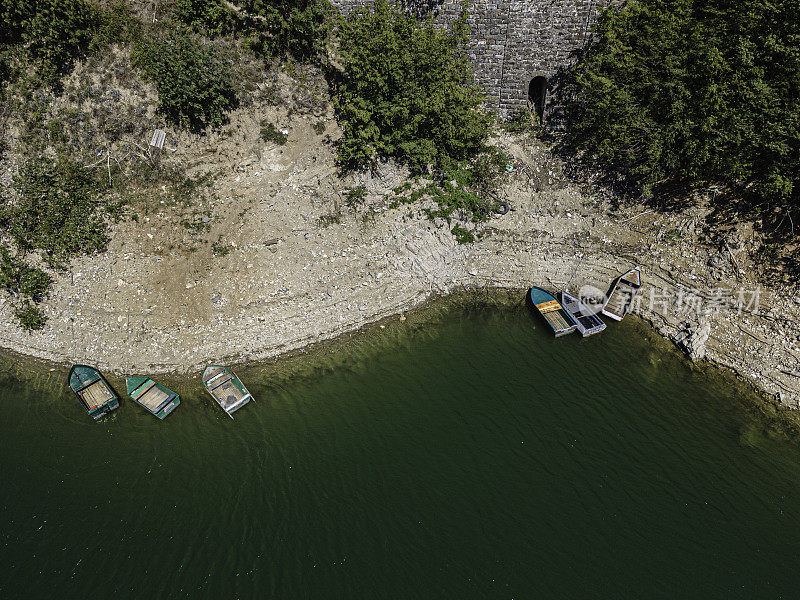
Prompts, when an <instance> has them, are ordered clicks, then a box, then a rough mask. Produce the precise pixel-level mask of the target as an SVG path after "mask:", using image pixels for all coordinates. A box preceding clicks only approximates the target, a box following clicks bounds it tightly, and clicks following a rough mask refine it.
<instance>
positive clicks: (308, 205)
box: [0, 124, 800, 407]
mask: <svg viewBox="0 0 800 600" xmlns="http://www.w3.org/2000/svg"><path fill="white" fill-rule="evenodd" d="M309 130H310V124H308V125H307V127H306V128H305V129H303V128H302V127H301V126H299V125H298V126H296V127H295V129H294V130H293V131H292V132H291V134H290V142H294V145H291V144H290V145H289V147H288V148H286V149H282V150H278V149H275V148H265V149H264V151H263V152H260V153H259V155H260V156H259V157H251V158H249V159H247V160H242V161H240V162H239V163H238V164H237V165H236V168H235V169H232V170H229V171H228V173H229V174H227V175H225V176H224V177H222V178H220V179H218V180H217V181H216V182H215V190H216V192H217V194H216V200H215V201H213V202H211V203H210V205H209V207H208V208H209V211H210V212H211V214H212V215H213V221H212V222H211V225H213V227H214V229H213V230H212V231H213V234H214V235H219V239H220V240H222V241H223V242H224V244H225V248H226V252H225V253H219V252H216V253H215V252H212V251H211V249H210V248H208V247H204V248H200V249H198V250H195V251H190V252H181V251H176V250H174V249H171V248H170V246H169V244H168V240H169V239H170V236H171V235H174V234H175V231H176V228H177V227H178V225H177V224H176V223H173V222H170V219H169V215H168V214H166V213H164V214H163V215H161V216H159V214H154V215H151V216H150V217H149V218H148V220H146V221H144V220H140V221H139V222H133V221H126V222H124V223H122V224H119V225H117V226H116V228H115V230H114V232H113V235H112V242H111V244H110V246H109V249H108V251H106V252H105V253H103V254H101V255H98V256H93V257H88V258H83V259H79V260H76V261H74V262H73V268H72V272H71V274H61V275H59V276H58V277H57V279H56V283H55V286H54V289H53V292H52V294H51V295H50V297H49V299H48V300H47V301H46V302H45V311H46V314H47V316H48V318H49V320H48V324H47V325H46V326H45V328H44V329H43V330H42V331H41V332H35V333H25V332H23V331H21V330H20V329H19V328H18V327H17V326H16V325H14V324H13V319H12V311H11V308H10V306H9V303H8V302H7V301H3V303H2V305H0V332H1V333H2V338H1V339H2V346H3V347H5V348H7V349H11V350H14V351H16V352H20V353H23V354H26V355H30V356H35V357H38V358H42V359H46V360H50V361H55V362H58V363H67V362H86V363H90V364H96V365H98V366H100V367H101V368H103V369H106V370H108V371H111V372H114V373H127V374H132V373H141V374H145V373H159V372H176V373H189V372H195V371H197V370H199V369H201V368H202V366H203V365H205V364H206V363H208V362H223V361H258V360H262V359H266V358H269V357H273V356H276V355H279V354H282V353H285V352H287V351H290V350H293V349H297V348H300V347H303V346H305V345H308V344H310V343H313V342H316V341H320V340H324V339H329V338H332V337H335V336H337V335H339V334H341V333H343V332H348V331H353V330H356V329H358V328H360V327H362V326H363V325H364V324H367V323H371V322H374V321H376V320H379V319H382V318H385V317H388V316H391V315H398V314H402V313H403V312H404V311H406V310H408V309H410V308H412V307H415V306H417V305H419V304H420V303H422V302H423V301H425V300H427V299H428V298H430V297H431V296H434V295H444V294H448V293H449V292H451V291H453V290H456V289H462V288H465V289H470V288H485V287H502V288H518V289H519V290H520V294H523V293H524V292H523V290H525V289H527V288H528V287H529V286H530V285H534V284H535V285H540V286H542V287H545V288H549V289H551V290H552V291H557V290H559V289H561V288H563V286H564V285H565V284H566V283H567V282H568V281H570V279H571V282H570V289H572V290H573V291H577V290H579V289H580V288H581V287H582V286H585V285H590V286H594V287H596V288H598V289H599V290H601V291H602V292H605V291H606V290H607V289H608V286H609V283H610V282H611V280H612V279H613V278H614V277H616V276H617V275H619V274H620V273H622V272H624V271H626V270H627V269H629V268H631V267H633V266H637V265H638V266H641V267H642V274H643V280H644V284H643V288H642V290H641V293H640V298H641V302H640V305H639V307H638V308H637V312H638V314H639V315H640V316H642V317H643V318H645V319H647V320H649V321H651V322H652V323H653V325H654V326H655V327H656V328H657V329H658V330H659V331H660V332H661V333H663V334H664V335H666V336H668V337H669V338H670V339H672V340H674V341H675V342H676V343H677V344H679V345H680V346H681V347H683V348H684V349H686V351H687V352H688V353H690V355H692V356H693V358H695V359H697V360H709V361H711V362H713V363H716V364H718V365H721V366H724V367H727V368H729V369H732V370H734V371H736V372H737V373H738V374H739V375H740V376H742V377H743V378H745V379H747V380H749V381H751V382H753V383H754V384H756V386H757V387H759V388H760V389H762V390H764V391H766V392H768V393H770V394H772V395H774V396H775V397H777V398H778V399H779V400H780V401H781V403H783V404H784V405H787V406H793V407H798V406H800V347H799V346H798V340H799V339H800V331H799V330H798V329H799V328H798V326H797V323H798V316H800V304H798V302H797V300H796V298H795V296H793V295H791V294H789V293H788V291H784V292H781V291H779V290H774V289H769V288H767V287H765V286H763V285H760V284H759V283H758V281H757V276H756V273H755V267H754V265H753V263H752V262H750V260H749V256H750V251H749V250H750V246H749V244H750V243H751V242H750V236H749V234H748V231H747V230H746V229H744V228H738V229H735V230H733V231H731V232H730V235H729V237H728V239H727V240H726V241H725V245H724V246H723V248H722V249H720V246H719V244H718V243H715V244H712V243H711V242H710V241H709V240H708V239H705V237H704V233H703V231H702V228H701V227H700V226H699V225H698V224H699V223H701V222H702V220H703V218H704V215H705V214H706V212H707V210H708V209H706V208H704V207H703V204H702V203H698V204H697V205H696V206H694V207H692V208H690V209H687V210H686V211H683V212H682V213H681V214H680V215H676V214H668V213H665V214H661V213H658V212H655V211H653V210H652V209H650V208H648V207H625V208H623V209H614V208H613V205H612V204H611V203H610V202H609V201H608V200H607V199H604V198H603V197H602V196H601V195H599V193H598V194H596V195H595V194H593V193H592V192H591V191H590V192H587V191H586V190H585V189H579V188H578V187H577V185H576V184H574V183H572V182H570V181H568V180H567V179H566V178H564V177H562V176H561V175H560V166H559V164H558V162H557V161H555V160H554V159H553V158H552V157H551V156H550V154H549V151H548V149H547V148H546V147H543V146H540V145H537V144H528V145H524V146H523V145H521V144H520V143H519V142H518V141H516V140H515V139H514V138H505V139H502V140H500V142H501V143H502V144H503V145H504V146H505V147H506V148H507V149H508V150H509V151H510V152H511V154H512V155H514V157H515V158H516V159H517V161H518V162H517V163H516V166H515V167H514V168H513V170H512V172H511V173H510V174H509V181H508V183H507V185H506V186H505V188H504V190H503V194H502V195H503V198H505V199H506V200H508V201H509V202H510V203H511V205H512V206H513V208H514V210H513V211H512V212H510V213H508V214H506V215H503V216H496V217H494V218H493V219H492V220H491V221H490V222H488V223H485V224H480V225H479V226H478V227H477V229H476V230H475V233H476V234H478V237H479V239H478V240H477V241H476V242H475V243H473V244H465V245H458V244H457V243H456V241H455V238H454V237H453V235H452V234H451V233H450V227H451V226H452V225H450V226H448V224H446V223H444V222H442V221H436V222H432V221H430V220H428V219H427V218H426V217H425V216H424V215H422V214H421V212H420V209H421V208H424V205H421V204H419V203H417V204H416V205H400V206H399V207H395V208H391V203H390V200H389V199H390V197H391V196H392V191H391V190H392V189H393V188H394V187H396V186H397V185H399V184H400V183H402V182H403V181H404V180H405V174H404V173H403V172H402V171H401V170H399V169H395V168H392V167H391V166H389V165H387V166H386V167H385V169H382V170H381V172H379V173H377V174H375V175H373V176H371V177H365V176H362V177H360V178H358V179H356V180H353V181H348V182H347V184H348V185H355V184H359V183H361V184H363V185H365V186H366V188H367V191H368V194H367V198H366V202H365V203H364V204H363V205H361V206H358V207H355V208H352V209H350V208H343V204H342V190H343V183H342V182H341V181H340V180H339V179H338V177H337V176H336V171H335V167H334V161H333V156H332V151H331V150H330V147H329V144H327V145H326V144H324V143H322V142H321V141H314V138H313V135H312V134H311V133H310V131H309ZM465 225H468V224H465ZM750 233H752V232H750ZM573 273H574V276H573ZM613 326H614V324H613V323H610V324H609V327H613Z"/></svg>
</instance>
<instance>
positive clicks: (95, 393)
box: [67, 365, 119, 420]
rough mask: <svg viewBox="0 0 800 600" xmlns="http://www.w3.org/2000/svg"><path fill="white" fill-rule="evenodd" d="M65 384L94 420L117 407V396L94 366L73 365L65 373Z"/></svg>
mask: <svg viewBox="0 0 800 600" xmlns="http://www.w3.org/2000/svg"><path fill="white" fill-rule="evenodd" d="M67 385H68V386H69V388H70V389H71V390H72V392H73V393H74V394H75V397H76V398H77V399H78V403H79V404H80V405H81V406H82V407H83V409H84V410H85V411H86V414H88V415H89V416H90V417H92V418H93V419H95V420H97V419H99V418H100V417H102V416H103V415H107V414H108V413H110V412H111V411H112V410H114V409H116V408H119V396H118V395H117V393H116V392H115V391H114V388H112V387H111V385H110V384H109V383H108V381H106V378H105V377H103V374H102V373H101V372H100V371H98V370H97V369H95V368H94V367H90V366H88V365H73V366H72V368H71V369H70V370H69V374H68V375H67Z"/></svg>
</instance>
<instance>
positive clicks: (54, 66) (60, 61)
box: [0, 0, 98, 84]
mask: <svg viewBox="0 0 800 600" xmlns="http://www.w3.org/2000/svg"><path fill="white" fill-rule="evenodd" d="M0 17H2V20H3V27H2V28H0V30H1V32H0V43H4V44H14V43H22V44H25V46H26V47H27V50H28V52H29V53H30V56H31V57H32V58H33V59H34V60H35V61H36V62H37V63H38V68H39V72H40V75H41V76H42V78H43V79H44V80H45V81H46V82H47V83H50V84H53V83H55V82H56V81H57V80H58V77H59V76H60V75H62V74H64V73H66V72H67V71H69V69H71V67H72V64H73V63H74V61H75V60H76V59H78V58H80V57H82V56H85V55H86V53H87V52H88V50H89V46H90V44H91V42H92V39H93V37H94V32H95V29H96V27H97V24H98V11H97V9H96V8H95V7H94V6H93V5H91V4H89V3H88V2H86V1H85V0H0Z"/></svg>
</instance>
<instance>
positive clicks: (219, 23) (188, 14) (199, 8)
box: [175, 0, 235, 37]
mask: <svg viewBox="0 0 800 600" xmlns="http://www.w3.org/2000/svg"><path fill="white" fill-rule="evenodd" d="M175 17H176V18H177V19H178V20H179V21H180V22H182V23H184V24H186V25H188V26H190V27H191V28H192V29H194V30H195V31H196V32H198V33H204V34H206V35H208V36H210V37H216V36H219V35H225V34H227V33H229V32H230V31H232V30H233V28H234V26H235V19H234V14H233V12H232V11H231V10H230V9H229V8H228V7H227V6H225V3H224V2H223V1H222V0H178V2H177V4H176V5H175Z"/></svg>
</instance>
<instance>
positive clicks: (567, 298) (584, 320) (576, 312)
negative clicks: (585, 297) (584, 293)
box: [561, 290, 606, 337]
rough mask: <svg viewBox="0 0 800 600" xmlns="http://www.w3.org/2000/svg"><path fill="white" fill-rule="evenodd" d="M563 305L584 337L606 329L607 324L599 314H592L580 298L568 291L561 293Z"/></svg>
mask: <svg viewBox="0 0 800 600" xmlns="http://www.w3.org/2000/svg"><path fill="white" fill-rule="evenodd" d="M561 305H562V306H563V307H564V310H566V311H567V312H568V313H569V314H570V315H572V319H573V320H574V321H575V324H576V325H577V326H578V331H579V332H580V333H581V335H582V336H583V337H587V336H590V335H594V334H595V333H600V332H601V331H603V330H604V329H605V328H606V324H605V323H603V320H602V319H601V318H600V317H598V316H597V314H595V313H594V312H592V310H591V309H590V308H589V307H588V306H586V305H585V304H584V303H583V302H582V301H581V299H580V298H578V297H577V296H573V295H572V294H570V293H569V292H568V291H566V290H564V291H563V292H561Z"/></svg>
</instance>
